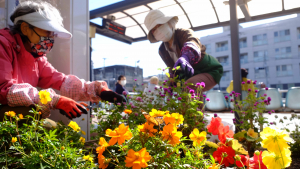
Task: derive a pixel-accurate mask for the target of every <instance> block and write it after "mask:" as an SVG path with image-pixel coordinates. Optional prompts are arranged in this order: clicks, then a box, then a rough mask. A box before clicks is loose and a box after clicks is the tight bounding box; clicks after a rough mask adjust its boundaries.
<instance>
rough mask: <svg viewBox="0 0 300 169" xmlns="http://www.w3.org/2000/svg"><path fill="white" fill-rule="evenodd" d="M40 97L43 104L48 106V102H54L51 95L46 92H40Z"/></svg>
mask: <svg viewBox="0 0 300 169" xmlns="http://www.w3.org/2000/svg"><path fill="white" fill-rule="evenodd" d="M39 96H40V101H41V103H42V104H47V103H48V102H50V101H51V100H52V99H51V97H50V93H49V92H47V91H46V90H41V91H40V92H39Z"/></svg>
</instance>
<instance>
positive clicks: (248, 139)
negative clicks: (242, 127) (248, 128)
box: [244, 133, 258, 141]
mask: <svg viewBox="0 0 300 169" xmlns="http://www.w3.org/2000/svg"><path fill="white" fill-rule="evenodd" d="M244 136H245V138H246V139H247V141H256V140H257V139H258V138H252V137H250V136H248V135H247V133H245V135H244Z"/></svg>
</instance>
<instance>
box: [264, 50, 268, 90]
mask: <svg viewBox="0 0 300 169" xmlns="http://www.w3.org/2000/svg"><path fill="white" fill-rule="evenodd" d="M264 69H265V75H266V87H269V81H268V72H267V59H266V53H265V52H264Z"/></svg>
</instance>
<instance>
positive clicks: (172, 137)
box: [162, 124, 182, 146]
mask: <svg viewBox="0 0 300 169" xmlns="http://www.w3.org/2000/svg"><path fill="white" fill-rule="evenodd" d="M162 135H163V139H164V140H168V141H169V143H170V144H172V145H173V146H174V145H176V144H178V143H180V138H181V137H182V132H177V129H176V127H174V126H173V125H172V124H168V125H166V126H165V127H164V128H163V131H162Z"/></svg>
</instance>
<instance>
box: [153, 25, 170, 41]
mask: <svg viewBox="0 0 300 169" xmlns="http://www.w3.org/2000/svg"><path fill="white" fill-rule="evenodd" d="M153 36H154V38H155V39H156V40H158V41H163V42H168V41H169V40H170V39H171V38H172V36H173V30H172V29H171V27H170V26H169V24H168V23H165V24H163V25H161V26H160V27H158V28H157V29H156V30H155V31H154V33H153Z"/></svg>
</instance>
